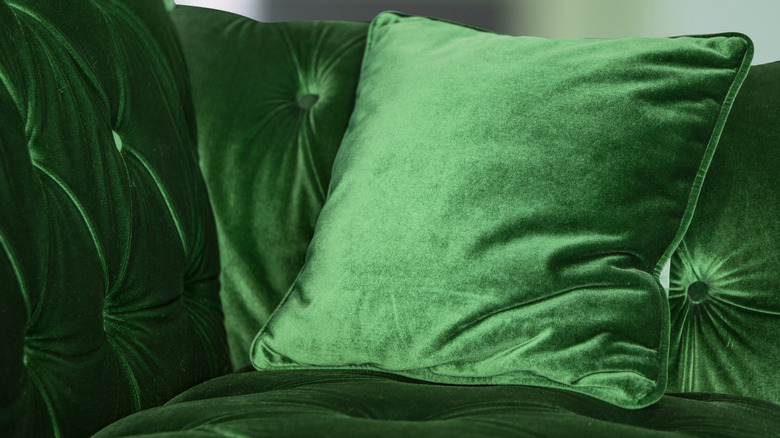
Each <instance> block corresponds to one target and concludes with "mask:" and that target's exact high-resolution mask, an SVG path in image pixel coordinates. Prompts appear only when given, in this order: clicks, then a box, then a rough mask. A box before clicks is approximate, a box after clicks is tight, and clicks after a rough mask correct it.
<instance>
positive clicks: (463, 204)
mask: <svg viewBox="0 0 780 438" xmlns="http://www.w3.org/2000/svg"><path fill="white" fill-rule="evenodd" d="M751 55H752V45H751V43H750V41H749V40H748V39H747V37H744V36H741V35H735V34H729V35H721V36H712V37H683V38H676V39H663V38H656V39H653V38H630V39H619V40H601V41H599V40H582V39H568V40H548V39H542V38H535V37H508V36H502V35H496V34H492V33H489V32H484V31H480V30H477V29H473V28H469V27H465V26H461V25H457V24H453V23H448V22H443V21H438V20H434V19H428V18H423V17H407V16H403V15H400V14H396V13H384V14H381V15H379V16H378V17H377V18H376V19H375V20H374V21H373V22H372V25H371V27H370V30H369V37H368V43H367V47H366V53H365V55H364V59H363V65H362V71H361V77H360V81H359V85H358V95H357V101H356V106H355V111H354V113H353V115H352V119H351V120H350V125H349V128H348V129H347V133H346V134H345V138H344V141H343V142H342V146H341V149H340V150H339V152H338V154H337V157H336V161H335V164H334V168H333V179H332V180H331V185H330V188H329V193H328V198H327V201H326V203H325V207H324V208H323V211H322V213H321V215H320V217H319V219H318V222H317V228H316V230H315V234H314V239H313V241H312V244H311V246H310V247H309V251H308V254H307V262H306V265H305V267H304V268H303V270H302V271H301V273H300V275H299V277H298V278H297V280H296V282H295V283H294V285H293V287H292V288H291V289H290V291H289V293H288V294H287V296H286V297H285V300H284V301H283V302H282V304H281V306H280V307H278V308H277V310H276V311H275V313H274V314H273V316H272V317H271V319H270V321H269V322H268V324H267V325H266V326H265V327H264V329H263V330H262V331H261V332H260V333H259V334H258V336H257V338H256V339H255V342H254V344H253V349H252V361H253V364H254V365H255V367H257V368H258V369H267V368H309V367H336V368H339V367H341V368H365V369H381V370H388V371H392V372H396V373H398V374H402V375H406V376H413V377H416V378H421V379H424V380H430V381H435V382H443V383H455V384H532V385H540V386H549V387H556V388H567V389H572V390H575V391H578V392H582V393H585V394H589V395H593V396H596V397H598V398H601V399H603V400H606V401H609V402H611V403H615V404H618V405H621V406H624V407H629V408H638V407H642V406H646V405H648V404H650V403H653V402H654V401H656V400H657V399H658V398H659V397H660V396H661V394H662V393H663V391H664V389H665V385H666V366H667V363H666V362H667V348H668V330H669V326H668V302H667V300H666V296H665V293H664V292H663V290H662V288H661V286H660V283H659V280H658V274H659V272H660V270H661V267H662V265H663V264H664V262H665V261H666V260H667V259H668V257H669V255H670V254H671V252H672V251H673V250H674V248H675V247H676V245H677V243H678V242H679V240H680V239H681V238H682V234H683V232H684V230H685V228H686V226H687V223H688V220H689V218H690V215H691V214H692V208H693V204H694V203H695V200H696V196H697V194H698V187H699V185H700V183H701V179H702V177H703V175H704V172H705V170H706V167H707V164H708V161H709V159H710V156H711V154H712V153H713V150H714V145H715V143H716V142H717V138H718V135H719V133H720V130H721V128H722V125H723V123H724V121H725V117H726V115H727V114H728V110H729V107H730V105H731V102H732V100H733V98H734V94H735V93H736V91H737V90H738V88H739V85H740V84H741V82H742V79H743V78H744V75H745V74H746V71H747V68H748V66H749V62H750V59H751Z"/></svg>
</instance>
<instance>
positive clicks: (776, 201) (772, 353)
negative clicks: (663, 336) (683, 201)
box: [669, 63, 780, 402]
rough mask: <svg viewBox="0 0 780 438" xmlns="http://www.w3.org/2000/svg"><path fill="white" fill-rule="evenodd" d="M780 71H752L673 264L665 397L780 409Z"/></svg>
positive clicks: (777, 66) (769, 66)
mask: <svg viewBox="0 0 780 438" xmlns="http://www.w3.org/2000/svg"><path fill="white" fill-rule="evenodd" d="M778 169H780V63H773V64H766V65H759V66H754V67H752V68H751V70H750V74H749V75H748V76H747V78H746V79H745V83H744V85H743V87H742V90H741V91H740V93H739V95H738V96H737V99H736V101H735V102H734V107H733V109H732V111H731V115H730V116H729V119H728V122H727V123H726V126H725V128H724V130H723V135H722V137H721V140H720V144H719V146H718V152H717V153H716V154H715V157H714V158H713V161H712V167H711V169H710V173H709V175H708V177H707V180H706V182H705V183H704V185H703V187H702V190H701V197H700V199H699V205H698V207H697V210H696V214H695V215H694V217H693V220H692V221H691V226H690V229H689V231H688V234H687V235H686V236H685V239H684V240H683V243H682V244H681V246H680V248H679V249H678V251H677V252H676V253H675V255H674V257H672V265H671V275H670V278H671V291H670V295H669V302H670V306H671V314H672V318H671V320H672V329H671V340H672V341H671V355H670V363H669V389H670V390H671V391H713V392H725V393H730V394H744V395H750V396H753V397H760V398H763V399H766V400H771V401H774V402H780V385H778V381H780V367H778V362H780V250H778V247H777V243H778V241H780V221H778V216H780V170H778Z"/></svg>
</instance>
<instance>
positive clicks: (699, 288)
mask: <svg viewBox="0 0 780 438" xmlns="http://www.w3.org/2000/svg"><path fill="white" fill-rule="evenodd" d="M709 291H710V287H709V286H707V283H705V282H703V281H695V282H693V283H691V284H689V285H688V288H687V289H686V293H687V294H688V298H689V299H690V300H691V301H692V302H694V303H701V302H702V301H704V300H706V299H707V297H708V296H709Z"/></svg>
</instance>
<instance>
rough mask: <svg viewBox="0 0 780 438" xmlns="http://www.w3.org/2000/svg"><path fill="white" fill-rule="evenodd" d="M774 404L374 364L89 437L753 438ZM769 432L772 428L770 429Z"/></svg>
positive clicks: (239, 392) (771, 424)
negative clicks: (456, 377) (626, 397)
mask: <svg viewBox="0 0 780 438" xmlns="http://www.w3.org/2000/svg"><path fill="white" fill-rule="evenodd" d="M778 424H780V406H777V405H773V404H771V403H767V402H761V401H757V400H753V399H749V398H745V397H739V396H726V395H714V394H685V395H665V396H664V397H663V398H662V399H661V401H660V402H658V403H656V404H655V405H653V406H651V407H648V408H645V409H640V410H626V409H621V408H618V407H616V406H614V405H611V404H609V403H605V402H602V401H599V400H596V399H594V398H591V397H588V396H585V395H581V394H577V393H574V392H569V391H565V390H557V389H549V388H535V387H529V386H454V385H441V384H435V383H425V382H421V381H417V380H412V379H409V378H404V377H398V376H393V375H390V374H384V373H380V372H373V371H364V370H353V371H336V370H287V371H268V372H250V373H239V374H233V375H229V376H224V377H220V378H216V379H213V380H211V381H209V382H206V383H203V384H201V385H199V386H196V387H195V388H193V389H191V390H189V391H187V392H185V393H183V394H181V395H180V396H178V397H177V398H175V399H174V400H172V401H171V402H169V403H168V404H167V405H166V406H163V407H160V408H155V409H150V410H147V411H143V412H141V413H138V414H135V415H132V416H130V417H127V418H125V419H123V420H120V421H118V422H116V423H114V424H113V425H111V426H109V427H107V428H106V429H104V430H102V431H101V432H100V433H98V435H97V437H101V438H102V437H127V436H134V435H140V434H144V436H146V437H156V436H171V435H175V436H231V437H233V436H252V437H266V436H269V437H270V436H273V437H302V436H313V435H316V436H334V437H351V436H354V437H358V436H360V437H362V436H370V437H417V436H420V437H452V436H458V437H473V436H492V437H503V436H507V437H518V436H534V437H556V438H557V437H566V436H577V437H582V436H588V437H601V436H603V437H615V436H621V437H678V436H679V437H682V436H686V437H691V436H706V437H742V438H744V437H753V436H756V437H758V436H760V437H765V436H771V434H772V433H776V431H777V430H778V427H777V426H778ZM775 436H776V435H775Z"/></svg>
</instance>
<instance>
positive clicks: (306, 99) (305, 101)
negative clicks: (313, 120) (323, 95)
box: [298, 93, 320, 109]
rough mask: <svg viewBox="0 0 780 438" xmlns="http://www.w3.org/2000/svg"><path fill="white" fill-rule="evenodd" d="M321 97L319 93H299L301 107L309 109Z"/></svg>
mask: <svg viewBox="0 0 780 438" xmlns="http://www.w3.org/2000/svg"><path fill="white" fill-rule="evenodd" d="M319 99H320V96H319V95H318V94H312V93H303V94H300V95H298V106H299V107H301V109H309V108H311V107H313V106H314V104H315V103H317V101H318V100H319Z"/></svg>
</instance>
